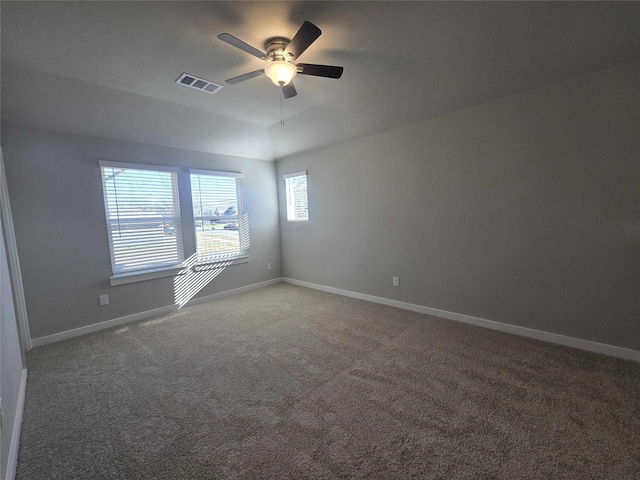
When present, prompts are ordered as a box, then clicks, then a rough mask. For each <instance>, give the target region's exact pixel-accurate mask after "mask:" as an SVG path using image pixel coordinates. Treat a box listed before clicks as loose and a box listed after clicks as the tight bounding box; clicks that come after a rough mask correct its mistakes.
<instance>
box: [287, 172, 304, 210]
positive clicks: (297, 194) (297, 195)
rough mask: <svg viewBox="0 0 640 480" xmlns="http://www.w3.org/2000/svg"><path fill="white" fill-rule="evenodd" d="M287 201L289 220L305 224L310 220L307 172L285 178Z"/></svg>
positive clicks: (292, 174)
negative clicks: (304, 222)
mask: <svg viewBox="0 0 640 480" xmlns="http://www.w3.org/2000/svg"><path fill="white" fill-rule="evenodd" d="M284 183H285V196H286V200H287V220H288V221H289V222H303V221H307V220H309V200H308V197H307V172H299V173H291V174H289V175H285V176H284Z"/></svg>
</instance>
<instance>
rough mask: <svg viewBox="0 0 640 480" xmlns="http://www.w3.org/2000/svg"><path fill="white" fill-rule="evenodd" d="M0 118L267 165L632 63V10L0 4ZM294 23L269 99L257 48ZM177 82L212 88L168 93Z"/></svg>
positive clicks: (638, 9)
mask: <svg viewBox="0 0 640 480" xmlns="http://www.w3.org/2000/svg"><path fill="white" fill-rule="evenodd" d="M1 9H2V10H1V17H0V18H1V22H2V24H1V35H2V38H1V44H0V45H1V49H2V50H1V54H2V103H1V105H2V121H3V122H6V123H10V124H21V125H30V126H36V127H42V128H49V129H53V130H61V131H70V132H75V133H83V134H89V135H98V136H104V137H109V138H118V139H124V140H133V141H140V142H146V143H154V144H160V145H169V146H175V147H181V148H188V149H193V150H201V151H207V152H214V153H221V154H227V155H237V156H244V157H251V158H259V159H264V160H273V159H276V158H281V157H283V156H286V155H290V154H294V153H297V152H301V151H304V150H308V149H312V148H317V147H322V146H326V145H331V144H335V143H338V142H342V141H345V140H349V139H353V138H358V137H362V136H366V135H371V134H374V133H378V132H381V131H385V130H389V129H392V128H397V127H400V126H403V125H407V124H409V123H413V122H417V121H420V120H423V119H427V118H432V117H435V116H438V115H443V114H446V113H449V112H453V111H456V110H460V109H463V108H467V107H470V106H473V105H478V104H480V103H484V102H487V101H490V100H493V99H497V98H501V97H505V96H507V95H512V94H517V93H520V92H523V91H526V90H530V89H532V88H536V87H540V86H543V85H547V84H551V83H556V82H560V81H563V80H567V79H570V78H574V77H576V76H579V75H583V74H586V73H589V72H593V71H597V70H602V69H605V68H609V67H613V66H616V65H619V64H623V63H627V62H632V61H638V60H640V28H638V25H640V3H637V2H576V3H571V2H527V3H524V2H495V3H494V2H461V3H458V2H397V1H393V2H237V1H234V2H150V1H144V2H112V1H110V2H106V1H105V2H99V1H94V2H24V1H22V2H8V1H3V2H2V7H1ZM304 20H308V21H311V22H313V23H315V24H316V25H318V26H319V27H320V28H321V29H322V31H323V34H322V36H321V37H320V38H319V39H318V40H317V41H316V42H315V43H314V44H313V45H312V46H311V47H310V48H309V49H308V50H307V51H306V52H305V53H304V54H303V55H302V58H301V61H302V62H305V63H318V64H329V65H342V66H344V68H345V71H344V75H343V77H342V78H341V79H340V80H332V79H324V78H318V77H311V76H299V77H296V80H295V81H296V88H297V90H298V96H297V97H294V98H292V99H289V100H285V101H284V103H283V108H284V116H285V125H284V126H282V125H280V115H281V110H280V109H281V101H282V100H281V93H280V91H279V89H278V88H277V87H276V86H274V85H273V84H272V83H270V81H269V80H268V79H267V78H266V77H258V78H254V79H251V80H248V81H246V82H244V83H241V84H237V85H227V84H225V83H224V80H225V79H227V78H230V77H233V76H236V75H240V74H242V73H246V72H249V71H252V70H256V69H259V68H262V66H263V63H262V62H261V61H260V60H259V59H258V58H255V57H252V56H250V55H248V54H246V53H244V52H242V51H240V50H237V49H235V48H233V47H231V46H229V45H228V44H226V43H223V42H221V41H220V40H218V39H217V38H216V35H217V34H219V33H223V32H228V33H231V34H233V35H235V36H236V37H239V38H241V39H242V40H244V41H245V42H247V43H249V44H251V45H254V46H256V47H258V48H262V44H263V42H264V40H265V39H266V38H268V37H271V36H287V37H289V38H291V37H292V36H293V35H294V34H295V32H296V31H297V29H298V28H299V26H300V25H301V24H302V22H303V21H304ZM182 72H188V73H191V74H194V75H197V76H200V77H202V78H205V79H207V80H210V81H213V82H216V83H219V84H222V85H225V87H224V88H223V89H221V90H220V92H219V93H216V94H215V95H209V94H205V93H203V92H199V91H197V90H193V89H189V88H185V87H182V86H179V85H177V84H176V83H174V82H175V80H176V79H177V78H178V76H179V75H180V74H181V73H182Z"/></svg>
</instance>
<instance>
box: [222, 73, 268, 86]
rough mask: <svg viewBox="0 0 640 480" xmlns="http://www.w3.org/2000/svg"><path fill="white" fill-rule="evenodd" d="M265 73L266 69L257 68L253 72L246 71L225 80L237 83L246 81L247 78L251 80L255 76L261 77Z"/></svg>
mask: <svg viewBox="0 0 640 480" xmlns="http://www.w3.org/2000/svg"><path fill="white" fill-rule="evenodd" d="M263 74H264V70H255V71H253V72H249V73H245V74H244V75H238V76H237V77H233V78H230V79H229V80H225V82H227V83H231V84H236V83H240V82H244V81H245V80H249V79H250V78H253V77H259V76H260V75H263Z"/></svg>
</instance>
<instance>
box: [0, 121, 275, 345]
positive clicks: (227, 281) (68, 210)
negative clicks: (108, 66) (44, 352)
mask: <svg viewBox="0 0 640 480" xmlns="http://www.w3.org/2000/svg"><path fill="white" fill-rule="evenodd" d="M2 137H3V148H4V160H5V165H6V171H7V180H8V185H9V195H10V199H11V206H12V210H13V218H14V224H15V230H16V240H17V244H18V253H19V255H20V262H21V267H22V276H23V284H24V290H25V297H26V303H27V313H28V316H29V324H30V328H31V336H32V338H40V337H44V336H47V335H51V334H55V333H59V332H63V331H66V330H71V329H74V328H79V327H83V326H87V325H90V324H94V323H98V322H102V321H106V320H110V319H115V318H120V317H123V316H126V315H131V314H135V313H140V312H144V311H147V310H151V309H155V308H160V307H165V306H169V305H172V304H173V303H174V289H173V279H172V278H171V277H168V278H162V279H157V280H149V281H145V282H138V283H133V284H128V285H120V286H115V287H111V286H110V285H109V276H110V275H111V261H110V257H109V244H108V239H107V229H106V222H105V213H104V204H103V198H102V186H101V179H100V170H99V167H98V161H99V160H112V161H126V162H134V163H149V164H157V165H173V166H181V167H185V168H189V167H190V168H202V169H218V170H226V171H239V172H242V173H244V174H245V178H244V183H243V191H244V205H245V210H246V211H247V212H248V214H249V227H250V236H251V247H250V249H249V254H250V261H249V263H245V264H240V265H233V266H230V267H228V268H227V269H226V270H225V271H224V272H223V273H222V274H220V275H219V276H218V277H216V278H215V279H214V280H213V281H212V282H211V283H210V284H209V285H208V286H207V287H205V288H204V289H203V290H202V291H201V292H200V293H199V294H198V295H197V296H198V297H201V296H206V295H211V294H214V293H218V292H224V291H227V290H230V289H234V288H239V287H243V286H247V285H251V284H254V283H258V282H262V281H266V280H270V279H273V278H277V277H280V276H281V270H280V264H281V262H280V239H279V223H278V206H277V186H276V179H275V165H274V164H273V163H272V162H266V161H261V160H252V159H246V158H240V157H229V156H223V155H214V154H208V153H201V152H195V151H190V150H182V149H175V148H168V147H160V146H153V145H147V144H139V143H132V142H123V141H116V140H110V139H104V138H98V137H89V136H83V135H73V134H63V133H56V132H50V131H45V130H36V129H30V128H20V127H15V126H7V125H3V128H2ZM181 194H184V192H181ZM183 215H184V212H183ZM184 217H185V219H186V223H189V222H190V224H192V223H193V222H192V220H191V219H189V215H188V214H187V215H184ZM267 262H271V263H272V265H273V270H271V271H267V270H266V264H267ZM104 293H106V294H108V295H109V299H110V305H108V306H103V307H101V306H99V302H98V296H99V295H100V294H104Z"/></svg>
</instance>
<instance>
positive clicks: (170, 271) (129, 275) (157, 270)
mask: <svg viewBox="0 0 640 480" xmlns="http://www.w3.org/2000/svg"><path fill="white" fill-rule="evenodd" d="M98 164H99V171H100V182H101V186H102V200H103V205H104V213H105V226H106V227H107V241H108V242H109V257H110V260H111V273H112V275H111V277H110V283H111V285H112V286H113V285H122V284H125V283H131V282H134V281H142V280H150V279H153V278H160V277H164V276H171V275H175V274H176V273H177V272H178V271H179V270H180V269H181V268H183V264H184V253H185V248H184V238H183V237H184V235H183V232H184V225H183V224H182V212H181V208H180V200H181V198H180V186H179V184H180V172H179V169H178V168H176V167H168V166H163V165H151V164H140V163H130V162H113V161H107V160H101V161H99V162H98ZM108 168H115V169H120V168H124V169H130V170H148V171H152V172H166V173H170V174H171V176H172V186H171V189H172V201H173V206H174V211H173V212H172V216H171V218H172V223H173V224H174V225H175V226H174V230H175V234H176V248H175V254H176V259H177V261H176V262H175V263H165V264H162V262H160V264H157V265H148V266H144V267H141V268H132V269H123V268H118V263H117V259H116V255H115V251H114V242H113V240H114V238H113V230H112V226H111V217H110V211H109V200H108V195H107V185H106V183H105V170H104V169H108Z"/></svg>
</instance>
